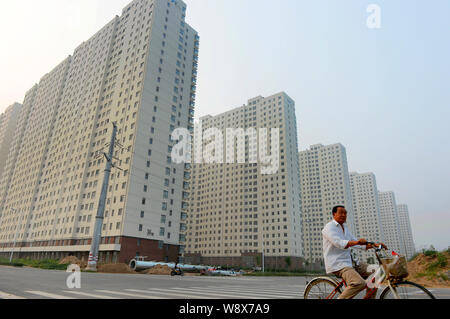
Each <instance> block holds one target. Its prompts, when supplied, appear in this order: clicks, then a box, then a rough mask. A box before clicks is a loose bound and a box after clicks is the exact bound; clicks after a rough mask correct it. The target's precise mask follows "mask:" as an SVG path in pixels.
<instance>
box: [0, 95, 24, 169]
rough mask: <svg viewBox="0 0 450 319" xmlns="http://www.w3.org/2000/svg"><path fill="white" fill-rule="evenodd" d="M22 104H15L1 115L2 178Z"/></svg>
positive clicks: (0, 165) (0, 163)
mask: <svg viewBox="0 0 450 319" xmlns="http://www.w3.org/2000/svg"><path fill="white" fill-rule="evenodd" d="M21 108H22V104H19V103H14V104H13V105H11V106H9V107H8V108H7V109H6V110H5V112H4V113H2V114H1V115H0V177H1V176H2V175H3V171H4V169H5V165H6V160H7V159H8V153H9V149H10V147H11V142H12V139H13V136H14V131H15V129H16V126H17V123H18V121H19V113H20V109H21Z"/></svg>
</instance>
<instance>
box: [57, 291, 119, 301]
mask: <svg viewBox="0 0 450 319" xmlns="http://www.w3.org/2000/svg"><path fill="white" fill-rule="evenodd" d="M64 292H66V293H69V294H74V295H80V296H85V297H93V298H98V299H121V298H120V297H111V296H105V295H97V294H90V293H87V292H81V291H72V290H70V291H69V290H67V291H64Z"/></svg>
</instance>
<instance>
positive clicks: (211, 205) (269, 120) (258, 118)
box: [185, 93, 303, 267]
mask: <svg viewBox="0 0 450 319" xmlns="http://www.w3.org/2000/svg"><path fill="white" fill-rule="evenodd" d="M211 128H217V129H218V130H219V131H220V132H222V134H223V136H224V138H225V137H226V129H228V128H233V129H236V128H242V129H243V130H248V129H255V131H254V132H255V134H257V135H259V137H260V138H261V135H260V131H259V129H261V128H267V129H268V132H269V133H270V132H271V131H270V130H271V129H272V128H278V129H279V133H280V139H279V146H280V152H279V169H278V170H277V171H276V172H274V173H273V174H268V175H266V174H263V173H262V167H263V166H264V164H262V163H261V162H260V161H259V159H260V158H259V157H258V161H257V162H253V161H251V160H250V159H252V157H253V156H257V155H258V154H259V153H260V151H261V145H252V143H250V141H251V138H250V137H256V136H255V135H252V134H251V133H249V135H248V137H247V138H246V140H245V143H243V142H242V143H238V142H237V141H238V140H237V139H236V140H233V141H232V142H231V143H230V144H228V145H227V143H226V141H225V140H224V141H223V142H224V143H223V149H217V150H216V152H217V154H219V155H220V156H222V155H229V154H230V152H231V151H232V149H233V148H235V150H236V153H235V154H234V159H235V160H236V161H234V163H228V164H227V163H226V161H225V160H224V161H223V162H224V163H210V164H200V163H197V162H196V163H194V165H193V166H192V176H191V178H192V183H191V186H192V189H191V198H190V208H189V215H188V223H187V231H186V239H187V245H186V249H185V256H186V257H187V258H191V259H189V260H194V259H192V258H193V256H196V257H198V259H197V262H199V260H202V261H203V262H206V263H208V262H209V263H212V264H222V265H225V264H228V265H233V264H234V265H236V264H238V263H241V264H242V257H243V256H245V255H253V256H255V255H262V254H263V252H264V256H265V262H266V266H268V267H269V265H268V264H269V263H270V264H271V263H272V262H274V263H275V262H277V259H276V258H278V257H283V258H285V257H293V258H294V259H295V260H297V259H299V257H301V256H302V255H303V252H302V236H301V213H300V211H301V207H300V205H301V202H300V192H299V183H300V177H299V164H298V140H297V122H296V115H295V102H294V101H293V100H292V99H291V98H290V97H289V96H288V95H287V94H285V93H279V94H275V95H272V96H269V97H266V98H264V97H261V96H258V97H256V98H253V99H250V100H249V101H248V104H247V105H244V106H242V107H240V108H236V109H233V110H231V111H229V112H226V113H223V114H220V115H217V116H205V117H203V118H201V127H200V126H199V127H197V126H196V131H195V134H194V152H193V155H195V154H197V155H198V154H202V151H201V149H200V148H199V147H198V146H199V145H202V146H203V147H206V145H207V144H208V143H210V141H211V140H208V139H207V140H202V139H203V138H204V136H203V134H205V133H206V132H207V131H208V130H209V129H211ZM200 136H202V138H200ZM271 136H272V135H268V137H269V138H268V140H269V143H271V142H270V137H271ZM200 140H202V141H201V142H200ZM269 145H270V144H269ZM271 147H273V144H272V145H271ZM199 150H200V153H199ZM238 151H241V152H245V163H242V162H241V164H239V163H238V162H237V152H238ZM272 151H274V149H273V148H272ZM224 159H225V158H224ZM271 258H275V259H273V260H272V259H271ZM283 258H280V259H279V261H280V265H281V263H284V261H282V260H283ZM273 267H275V264H274V265H273Z"/></svg>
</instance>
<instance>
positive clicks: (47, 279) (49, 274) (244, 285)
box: [0, 266, 450, 299]
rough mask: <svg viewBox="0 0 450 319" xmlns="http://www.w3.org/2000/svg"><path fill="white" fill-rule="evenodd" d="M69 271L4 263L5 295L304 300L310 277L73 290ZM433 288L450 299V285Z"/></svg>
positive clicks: (103, 279)
mask: <svg viewBox="0 0 450 319" xmlns="http://www.w3.org/2000/svg"><path fill="white" fill-rule="evenodd" d="M69 275H70V274H69V273H66V272H63V271H52V270H41V269H32V268H13V267H2V266H0V299H301V298H302V295H303V291H304V289H305V286H306V281H307V279H308V278H306V277H263V278H261V277H235V278H229V277H189V276H187V277H169V276H151V275H134V274H95V273H81V289H68V288H67V285H66V279H67V277H68V276H69ZM431 290H432V292H433V294H435V295H436V297H438V298H445V299H450V289H431Z"/></svg>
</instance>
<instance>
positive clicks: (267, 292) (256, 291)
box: [206, 287, 302, 298]
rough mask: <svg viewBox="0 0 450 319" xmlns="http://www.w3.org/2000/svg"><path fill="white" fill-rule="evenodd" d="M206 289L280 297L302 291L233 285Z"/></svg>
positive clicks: (292, 295)
mask: <svg viewBox="0 0 450 319" xmlns="http://www.w3.org/2000/svg"><path fill="white" fill-rule="evenodd" d="M206 288H207V289H214V290H219V291H227V292H238V293H239V292H244V293H246V292H250V293H253V294H257V295H261V294H264V295H274V296H277V295H279V296H281V297H286V296H289V297H294V298H295V297H299V296H300V295H301V294H302V292H301V291H286V290H268V289H253V288H233V287H220V288H218V287H206Z"/></svg>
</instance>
